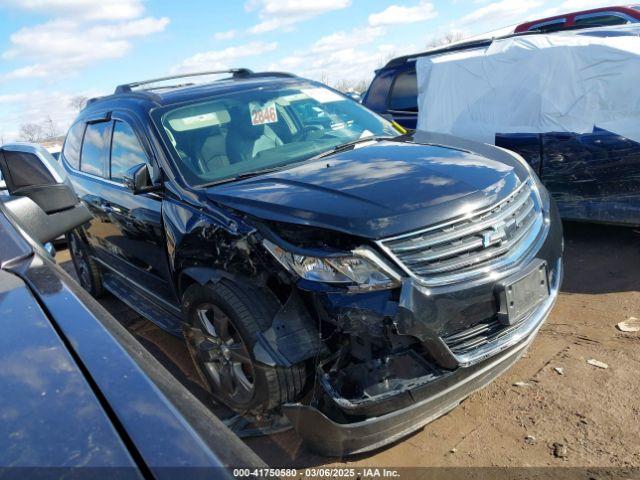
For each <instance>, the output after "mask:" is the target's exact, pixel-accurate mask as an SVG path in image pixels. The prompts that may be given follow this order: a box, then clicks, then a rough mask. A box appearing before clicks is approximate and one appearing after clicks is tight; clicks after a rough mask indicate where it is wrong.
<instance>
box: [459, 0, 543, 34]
mask: <svg viewBox="0 0 640 480" xmlns="http://www.w3.org/2000/svg"><path fill="white" fill-rule="evenodd" d="M543 3H544V0H501V1H498V2H493V3H489V4H487V5H484V6H482V7H480V8H478V9H477V10H475V11H473V12H471V13H469V14H468V15H465V16H464V17H462V18H461V19H460V20H459V21H458V22H457V23H459V24H461V25H474V27H476V28H478V26H479V25H483V26H494V25H501V26H504V25H505V23H509V22H512V21H524V19H525V18H526V14H527V12H529V11H531V10H533V9H534V8H537V7H539V6H541V5H542V4H543Z"/></svg>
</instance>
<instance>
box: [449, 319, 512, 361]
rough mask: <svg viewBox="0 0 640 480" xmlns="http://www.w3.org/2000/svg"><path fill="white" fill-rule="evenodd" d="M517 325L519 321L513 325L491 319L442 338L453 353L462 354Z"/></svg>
mask: <svg viewBox="0 0 640 480" xmlns="http://www.w3.org/2000/svg"><path fill="white" fill-rule="evenodd" d="M519 327H520V322H519V323H517V324H515V325H508V326H505V325H503V324H502V323H500V322H499V321H498V320H493V321H490V322H486V323H479V324H477V325H474V326H473V327H470V328H468V329H466V330H461V331H459V332H456V333H454V334H452V335H449V336H447V337H442V340H443V341H444V343H446V344H447V347H449V350H451V352H452V353H453V354H454V355H464V354H465V353H469V352H472V351H474V350H475V349H476V348H479V347H481V346H483V345H486V344H487V343H489V342H493V341H495V340H498V339H500V338H501V337H503V336H505V335H507V334H509V333H511V332H512V331H513V330H516V329H517V328H519Z"/></svg>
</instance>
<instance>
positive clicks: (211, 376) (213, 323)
mask: <svg viewBox="0 0 640 480" xmlns="http://www.w3.org/2000/svg"><path fill="white" fill-rule="evenodd" d="M188 340H189V344H190V347H191V350H192V354H193V355H194V357H195V358H196V359H197V360H198V363H199V364H200V366H201V368H202V373H203V374H204V375H205V376H206V378H207V380H208V381H209V382H210V384H211V386H212V388H213V389H214V394H216V395H217V396H218V397H220V399H221V400H222V401H224V402H225V403H229V404H230V405H231V406H233V405H242V404H245V403H248V402H249V401H250V400H251V399H252V397H253V393H254V390H255V372H254V368H253V362H252V360H251V357H250V355H249V351H248V349H247V347H246V345H245V343H244V341H243V340H242V338H241V337H240V334H239V332H238V331H237V330H236V329H235V327H234V326H233V324H232V322H231V320H230V319H229V317H228V316H227V315H226V314H225V313H224V312H223V311H222V310H221V309H220V308H219V307H218V306H216V305H212V304H204V305H201V306H200V307H199V308H197V309H196V311H195V315H194V319H193V324H192V326H191V327H189V329H188Z"/></svg>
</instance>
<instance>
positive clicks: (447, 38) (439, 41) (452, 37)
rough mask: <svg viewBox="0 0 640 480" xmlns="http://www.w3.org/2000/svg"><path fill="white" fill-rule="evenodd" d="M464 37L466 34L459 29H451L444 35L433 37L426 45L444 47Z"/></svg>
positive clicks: (428, 46)
mask: <svg viewBox="0 0 640 480" xmlns="http://www.w3.org/2000/svg"><path fill="white" fill-rule="evenodd" d="M463 38H464V34H463V33H462V32H459V31H455V30H454V31H451V32H447V33H445V34H444V35H442V36H440V37H436V38H432V39H431V40H429V41H428V42H427V44H426V45H425V46H426V47H427V48H434V47H444V46H445V45H449V44H450V43H455V42H458V41H460V40H462V39H463Z"/></svg>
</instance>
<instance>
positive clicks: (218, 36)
mask: <svg viewBox="0 0 640 480" xmlns="http://www.w3.org/2000/svg"><path fill="white" fill-rule="evenodd" d="M237 33H238V32H237V31H235V30H227V31H226V32H217V33H214V35H213V39H214V40H231V39H232V38H235V37H236V35H237Z"/></svg>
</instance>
